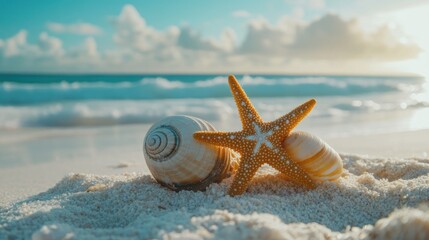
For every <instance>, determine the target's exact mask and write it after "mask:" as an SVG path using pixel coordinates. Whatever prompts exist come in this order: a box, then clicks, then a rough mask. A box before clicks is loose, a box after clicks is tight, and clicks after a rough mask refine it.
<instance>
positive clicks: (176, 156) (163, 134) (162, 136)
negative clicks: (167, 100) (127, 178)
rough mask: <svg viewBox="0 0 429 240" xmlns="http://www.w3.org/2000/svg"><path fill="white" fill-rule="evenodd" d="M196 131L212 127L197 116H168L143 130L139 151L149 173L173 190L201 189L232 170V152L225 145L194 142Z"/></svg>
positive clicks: (222, 177) (217, 180)
mask: <svg viewBox="0 0 429 240" xmlns="http://www.w3.org/2000/svg"><path fill="white" fill-rule="evenodd" d="M196 131H215V129H214V127H213V126H212V125H211V124H210V123H208V122H206V121H204V120H202V119H199V118H196V117H190V116H171V117H167V118H164V119H162V120H160V121H159V122H157V123H155V124H154V125H153V126H152V127H151V128H150V129H149V131H148V132H147V134H146V136H145V140H144V143H143V153H144V156H145V159H146V163H147V166H148V168H149V170H150V172H151V173H152V175H153V177H154V178H155V179H156V180H157V182H159V183H160V184H162V185H164V186H166V187H168V188H170V189H173V190H204V189H205V188H206V187H207V186H208V185H210V184H211V183H213V182H220V181H221V180H222V179H224V178H226V177H227V176H228V175H229V174H230V172H231V171H232V167H231V162H232V158H235V157H236V155H235V154H234V153H233V152H232V151H231V150H229V149H228V148H222V147H217V146H211V145H207V144H203V143H200V142H197V141H196V140H194V138H193V136H192V135H193V133H194V132H196Z"/></svg>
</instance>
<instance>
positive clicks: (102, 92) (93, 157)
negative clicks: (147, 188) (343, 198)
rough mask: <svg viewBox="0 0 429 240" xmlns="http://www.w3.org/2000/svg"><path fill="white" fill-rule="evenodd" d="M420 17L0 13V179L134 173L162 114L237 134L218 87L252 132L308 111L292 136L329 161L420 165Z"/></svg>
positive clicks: (238, 9) (275, 7)
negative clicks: (240, 95) (351, 156)
mask: <svg viewBox="0 0 429 240" xmlns="http://www.w3.org/2000/svg"><path fill="white" fill-rule="evenodd" d="M428 13H429V3H428V2H427V1H419V0H410V1H400V0H380V1H369V0H360V1H354V0H347V1H340V0H332V1H330V0H302V1H298V0H297V1H294V0H271V1H256V0H252V1H248V0H246V1H244V0H239V1H197V0H183V1H180V2H174V3H173V2H171V1H165V0H160V1H153V2H152V1H151V2H148V1H127V2H123V1H109V2H106V1H103V2H100V1H93V0H86V1H76V0H73V1H71V0H61V1H60V0H58V1H37V3H36V2H29V1H23V0H15V1H2V2H1V7H0V168H1V171H2V172H1V173H2V174H0V175H2V176H6V175H5V174H6V173H8V174H9V175H7V176H9V179H10V178H11V176H12V175H13V176H16V177H15V178H16V179H15V180H14V181H18V178H29V179H32V183H33V184H34V182H35V179H38V181H42V180H43V179H44V178H46V176H48V175H54V174H58V177H60V176H63V174H65V173H66V172H70V171H86V172H92V173H111V172H115V171H116V170H112V169H118V168H122V167H124V168H127V167H132V166H140V165H139V164H142V165H144V160H143V154H142V150H141V147H142V141H143V137H144V134H145V132H146V131H147V129H148V127H150V125H151V124H152V123H153V122H155V121H157V120H159V119H161V118H163V117H166V116H169V115H175V114H188V115H193V116H197V117H200V118H203V119H205V120H208V121H209V122H212V123H213V124H214V125H215V126H216V128H218V129H220V130H237V129H240V127H241V125H240V122H239V121H238V120H237V116H238V115H237V112H236V108H235V105H234V102H233V100H232V98H231V95H230V92H229V88H228V86H227V81H226V78H227V75H228V74H235V75H236V76H237V78H238V79H239V81H240V82H241V83H242V85H243V87H244V89H245V90H246V92H247V93H248V95H249V96H250V98H251V100H252V102H253V103H254V105H255V107H256V108H257V110H258V111H259V112H260V113H261V115H262V117H263V118H264V120H266V121H269V120H273V119H275V118H276V117H279V116H281V115H283V114H285V113H287V112H288V111H290V110H291V109H293V108H294V107H295V106H297V105H298V104H301V103H302V102H304V101H306V100H307V99H309V98H316V99H317V101H318V105H317V106H316V108H315V109H314V111H313V112H312V113H311V114H310V116H309V117H307V119H306V120H305V121H304V122H302V124H300V126H299V127H298V129H301V130H305V131H310V132H312V133H314V134H317V135H319V136H320V137H322V138H323V139H325V140H327V141H328V143H330V144H332V145H333V146H334V147H335V148H336V149H337V150H338V151H340V152H349V153H359V154H368V155H375V156H378V155H388V156H393V157H399V156H407V157H411V156H415V157H427V152H428V151H429V147H428V146H427V144H426V143H425V142H426V139H427V137H428V136H429V131H428V130H427V129H428V128H429V108H428V107H429V86H428V83H427V78H426V77H427V76H428V74H429V66H428V63H429V53H428V49H429V31H427V24H428V23H429V14H428ZM65 163H68V164H65ZM73 164H74V165H73ZM28 166H30V167H31V168H32V169H35V170H34V171H33V172H32V173H31V174H29V175H28V174H25V173H24V172H20V171H21V170H20V169H22V168H24V167H28ZM115 166H117V167H115ZM142 167H144V166H142ZM54 169H55V171H53V170H54ZM61 169H62V170H61ZM109 169H110V170H109ZM134 169H137V170H138V169H139V168H134ZM126 171H129V169H126ZM115 173H116V172H115ZM23 175H26V176H25V177H22V176H23ZM29 176H37V177H32V178H30V177H29ZM2 180H3V179H2ZM0 182H3V183H4V184H8V185H10V182H11V181H0ZM36 182H37V181H36Z"/></svg>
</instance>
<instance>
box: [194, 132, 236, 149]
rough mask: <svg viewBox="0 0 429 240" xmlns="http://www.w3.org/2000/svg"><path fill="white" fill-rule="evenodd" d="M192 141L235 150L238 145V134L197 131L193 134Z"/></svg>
mask: <svg viewBox="0 0 429 240" xmlns="http://www.w3.org/2000/svg"><path fill="white" fill-rule="evenodd" d="M193 136H194V139H195V140H197V141H200V142H204V143H208V144H212V145H216V146H221V147H228V148H232V149H235V148H236V147H237V146H238V145H239V143H238V141H237V140H238V138H239V132H208V131H199V132H195V133H194V134H193Z"/></svg>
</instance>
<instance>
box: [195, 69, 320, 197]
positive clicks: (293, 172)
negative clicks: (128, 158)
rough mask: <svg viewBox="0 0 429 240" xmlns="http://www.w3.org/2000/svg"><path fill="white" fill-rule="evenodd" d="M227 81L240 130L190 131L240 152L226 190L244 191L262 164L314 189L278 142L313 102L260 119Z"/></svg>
mask: <svg viewBox="0 0 429 240" xmlns="http://www.w3.org/2000/svg"><path fill="white" fill-rule="evenodd" d="M228 82H229V86H230V88H231V92H232V94H233V95H234V100H235V103H236V104H237V108H238V111H239V114H240V118H241V122H242V125H243V130H242V131H238V132H207V131H202V132H196V133H194V138H195V139H196V140H198V141H201V142H204V143H208V144H213V145H216V146H222V147H228V148H231V149H233V150H235V151H237V152H239V153H240V155H241V161H240V164H239V167H238V170H237V173H236V175H235V177H234V180H233V182H232V185H231V187H230V189H229V192H228V193H229V194H230V195H232V196H235V195H240V194H242V193H243V192H244V191H246V189H247V186H248V184H249V182H250V181H251V180H252V178H253V176H254V175H255V173H256V171H257V170H258V169H259V167H261V166H262V165H263V164H265V163H267V164H269V165H270V166H272V167H274V168H275V169H277V170H279V171H280V172H282V173H284V174H286V175H287V176H288V178H289V179H290V180H292V181H294V182H297V183H299V184H302V185H304V186H306V187H308V188H314V187H315V184H314V182H313V180H311V178H310V176H309V175H308V174H307V173H306V172H305V171H304V170H303V169H302V168H301V167H300V166H299V165H298V164H296V163H295V162H294V161H293V160H292V159H291V158H290V157H289V156H288V154H287V153H286V151H284V150H283V149H282V148H283V147H282V144H283V141H284V140H285V139H286V137H287V136H288V135H289V133H290V132H291V131H292V129H293V128H294V127H295V126H296V125H298V123H299V122H300V121H302V120H303V119H304V117H305V116H306V115H307V114H308V113H310V111H311V109H313V107H314V105H315V104H316V101H315V100H314V99H311V100H309V101H307V102H306V103H304V104H302V105H300V106H298V107H297V108H295V109H294V110H292V112H290V113H288V114H286V115H284V116H283V117H281V118H279V119H277V120H275V121H272V122H263V121H262V119H261V117H260V116H259V114H258V112H257V111H256V109H255V108H254V107H253V105H252V103H251V102H250V100H249V98H248V97H247V95H246V93H245V92H244V90H243V89H242V88H241V86H240V84H239V83H238V81H237V80H236V79H235V77H234V76H232V75H231V76H229V79H228Z"/></svg>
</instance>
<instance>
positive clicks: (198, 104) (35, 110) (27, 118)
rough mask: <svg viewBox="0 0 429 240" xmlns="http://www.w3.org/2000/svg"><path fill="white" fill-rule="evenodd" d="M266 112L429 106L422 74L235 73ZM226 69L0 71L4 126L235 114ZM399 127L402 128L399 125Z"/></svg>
mask: <svg viewBox="0 0 429 240" xmlns="http://www.w3.org/2000/svg"><path fill="white" fill-rule="evenodd" d="M237 78H238V79H239V81H240V82H241V84H242V86H243V88H244V89H245V91H246V92H247V94H248V95H249V97H250V98H251V99H252V102H253V103H254V104H255V107H256V108H257V109H258V111H260V113H261V115H262V116H263V117H265V118H267V119H272V118H275V117H277V116H280V115H282V114H284V113H286V112H288V111H290V110H291V109H292V108H293V107H294V106H296V105H298V104H300V103H302V102H304V101H306V100H307V99H309V98H316V99H317V100H318V105H317V107H316V109H315V110H314V111H313V112H312V114H311V118H313V119H319V120H320V121H322V122H327V123H333V122H343V123H346V122H347V121H349V120H350V119H370V118H373V117H374V116H377V118H385V119H386V120H389V119H388V118H392V114H393V115H394V113H401V112H404V111H410V110H421V109H427V108H428V106H429V101H428V99H427V97H428V94H427V93H428V91H427V84H426V81H425V79H423V78H419V77H365V76H314V75H311V76H310V75H308V76H302V75H299V76H297V75H237ZM235 111H236V110H235V106H234V103H233V101H232V98H231V93H230V91H229V87H228V84H227V76H226V75H30V74H27V75H25V74H24V75H23V74H0V129H1V128H3V129H16V128H26V127H81V126H106V125H121V124H139V123H152V122H154V121H157V120H159V119H161V118H162V117H165V116H169V115H175V114H188V115H193V116H197V117H201V118H203V119H206V120H209V121H221V122H228V121H230V120H233V119H235V118H236V115H235V114H236V113H235ZM396 130H397V129H396Z"/></svg>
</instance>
